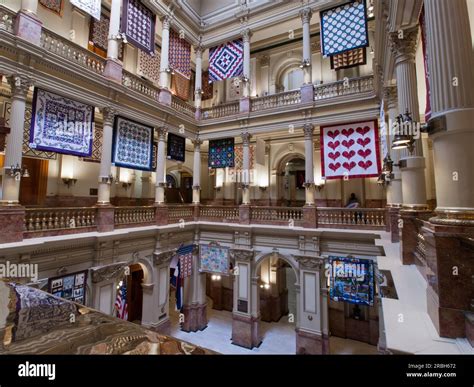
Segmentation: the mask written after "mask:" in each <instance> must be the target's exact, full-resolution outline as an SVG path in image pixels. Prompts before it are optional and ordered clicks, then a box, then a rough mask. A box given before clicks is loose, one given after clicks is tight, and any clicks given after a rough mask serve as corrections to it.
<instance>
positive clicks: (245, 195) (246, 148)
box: [237, 132, 252, 205]
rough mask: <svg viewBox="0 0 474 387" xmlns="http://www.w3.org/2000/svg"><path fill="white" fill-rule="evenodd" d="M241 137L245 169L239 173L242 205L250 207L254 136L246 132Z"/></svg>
mask: <svg viewBox="0 0 474 387" xmlns="http://www.w3.org/2000/svg"><path fill="white" fill-rule="evenodd" d="M240 136H241V137H242V154H243V160H242V164H243V168H242V171H237V173H239V175H240V180H241V186H242V204H243V205H250V138H251V137H252V135H251V134H250V133H248V132H244V133H242V134H241V135H240Z"/></svg>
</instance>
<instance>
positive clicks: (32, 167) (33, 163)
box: [19, 157, 49, 206]
mask: <svg viewBox="0 0 474 387" xmlns="http://www.w3.org/2000/svg"><path fill="white" fill-rule="evenodd" d="M48 164H49V163H48V160H41V159H32V158H29V157H23V159H22V167H23V168H26V169H28V173H29V177H22V178H21V181H20V199H19V200H20V204H22V205H24V206H41V205H43V204H44V201H45V199H46V188H47V186H48Z"/></svg>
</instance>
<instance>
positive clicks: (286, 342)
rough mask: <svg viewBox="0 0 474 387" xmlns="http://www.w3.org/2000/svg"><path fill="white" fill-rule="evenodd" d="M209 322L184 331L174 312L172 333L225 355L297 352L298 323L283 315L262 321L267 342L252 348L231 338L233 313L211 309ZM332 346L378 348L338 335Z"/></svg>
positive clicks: (338, 350)
mask: <svg viewBox="0 0 474 387" xmlns="http://www.w3.org/2000/svg"><path fill="white" fill-rule="evenodd" d="M208 318H209V324H208V326H207V328H206V329H205V330H203V331H201V332H191V333H187V332H183V331H181V329H180V328H179V325H178V313H177V312H176V311H173V312H172V313H171V324H172V330H171V336H173V337H176V338H178V339H181V340H185V341H187V342H190V343H192V344H195V345H199V346H202V347H204V348H208V349H211V350H213V351H216V352H219V353H223V354H237V355H248V354H252V355H253V354H255V355H268V354H273V355H277V354H295V350H296V337H295V325H294V323H289V322H288V321H287V319H286V318H285V317H283V318H282V319H281V320H280V321H279V322H278V323H266V322H261V323H260V327H261V329H262V333H263V335H264V338H263V342H262V344H261V345H260V347H258V348H253V349H252V350H249V349H246V348H242V347H239V346H237V345H234V344H232V343H231V341H230V337H231V334H232V313H231V312H227V311H217V310H213V309H211V308H208ZM329 347H330V349H331V353H334V354H355V353H357V354H376V353H377V348H376V347H374V346H372V345H368V344H365V343H360V342H357V341H354V340H345V339H340V338H337V337H332V338H331V339H330V343H329Z"/></svg>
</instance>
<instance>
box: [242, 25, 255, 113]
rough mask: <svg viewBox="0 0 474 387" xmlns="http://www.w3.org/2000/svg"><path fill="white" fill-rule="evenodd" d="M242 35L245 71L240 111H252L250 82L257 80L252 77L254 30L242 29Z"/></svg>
mask: <svg viewBox="0 0 474 387" xmlns="http://www.w3.org/2000/svg"><path fill="white" fill-rule="evenodd" d="M240 35H241V36H242V40H243V43H244V72H243V77H242V82H243V85H242V86H243V91H242V98H241V99H240V112H241V113H243V112H249V111H250V82H252V81H255V80H252V79H250V38H251V37H252V32H251V31H250V30H249V29H248V28H246V29H244V30H242V31H241V33H240Z"/></svg>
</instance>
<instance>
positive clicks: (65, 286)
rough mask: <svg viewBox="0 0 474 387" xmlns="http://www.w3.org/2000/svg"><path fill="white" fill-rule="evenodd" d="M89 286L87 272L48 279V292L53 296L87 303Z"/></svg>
mask: <svg viewBox="0 0 474 387" xmlns="http://www.w3.org/2000/svg"><path fill="white" fill-rule="evenodd" d="M86 286H87V270H84V271H78V272H76V273H70V274H66V275H63V276H59V277H54V278H49V279H48V292H49V293H51V294H52V295H53V296H56V297H61V298H64V299H66V300H70V301H74V302H77V303H79V304H83V305H84V303H85V298H86Z"/></svg>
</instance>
